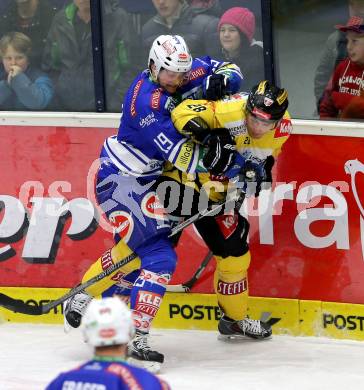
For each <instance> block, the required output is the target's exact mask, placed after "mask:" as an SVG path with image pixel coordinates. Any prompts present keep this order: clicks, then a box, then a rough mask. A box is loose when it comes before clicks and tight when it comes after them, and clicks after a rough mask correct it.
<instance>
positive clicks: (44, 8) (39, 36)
mask: <svg viewBox="0 0 364 390" xmlns="http://www.w3.org/2000/svg"><path fill="white" fill-rule="evenodd" d="M48 3H49V2H48V1H47V0H14V1H12V2H11V3H10V5H9V6H8V7H7V9H6V10H5V12H4V13H3V14H2V15H0V38H1V37H2V36H3V35H4V34H6V33H9V32H12V31H18V32H22V33H23V34H25V35H27V36H28V37H29V38H30V40H31V41H32V47H33V48H32V56H31V58H30V60H31V62H32V65H33V66H37V67H38V66H40V64H41V61H42V52H43V48H44V44H45V41H46V37H47V34H48V31H49V28H50V25H51V22H52V18H53V16H54V14H55V11H54V9H53V8H52V7H51V6H50V5H49V4H48Z"/></svg>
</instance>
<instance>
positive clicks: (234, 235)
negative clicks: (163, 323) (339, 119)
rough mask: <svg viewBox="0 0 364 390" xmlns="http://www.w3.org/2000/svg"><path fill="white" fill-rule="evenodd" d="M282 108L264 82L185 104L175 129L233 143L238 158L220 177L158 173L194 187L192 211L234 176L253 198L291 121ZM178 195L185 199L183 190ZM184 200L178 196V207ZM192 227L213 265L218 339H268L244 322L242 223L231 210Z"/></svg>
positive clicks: (267, 332)
mask: <svg viewBox="0 0 364 390" xmlns="http://www.w3.org/2000/svg"><path fill="white" fill-rule="evenodd" d="M287 107H288V94H287V92H286V90H284V89H281V88H278V87H276V86H274V85H272V84H270V83H269V82H268V81H262V82H260V83H259V85H257V86H255V87H254V88H253V89H252V90H251V92H250V93H249V95H246V94H243V93H241V94H236V95H234V96H232V97H229V98H226V99H224V100H219V101H207V100H185V101H184V102H182V103H181V104H180V105H178V106H177V107H176V108H175V109H174V110H173V112H172V120H173V123H174V125H175V127H176V129H177V130H179V131H180V132H181V133H183V134H185V135H187V136H190V137H191V138H192V139H194V140H195V141H197V142H201V143H205V144H206V143H207V144H208V143H209V142H210V141H209V137H210V134H212V133H213V132H217V133H218V134H219V136H221V137H225V138H231V139H232V141H235V143H236V147H237V151H238V154H237V157H236V160H235V164H234V165H233V166H232V168H231V169H230V171H228V172H226V174H225V176H223V177H221V176H220V177H213V176H211V175H210V174H204V173H200V174H198V176H197V177H195V178H192V177H191V176H188V175H186V174H181V173H180V172H178V171H177V170H175V169H171V170H170V171H168V170H167V171H166V172H165V173H164V176H163V177H164V180H165V181H168V180H173V182H174V184H175V183H176V182H177V183H179V185H180V186H182V187H183V186H184V184H186V185H189V186H191V185H192V186H194V189H195V195H196V196H195V198H194V199H195V201H194V205H195V206H196V203H198V199H200V195H201V193H202V192H203V191H205V192H208V196H209V198H210V200H211V201H213V202H214V201H219V200H221V199H223V198H224V196H225V195H226V193H225V192H221V183H223V184H226V183H227V181H228V179H229V177H232V176H235V175H236V174H237V173H240V174H242V175H243V179H242V180H243V181H246V182H249V181H250V180H251V179H253V180H254V183H250V184H251V185H250V186H245V187H244V188H245V191H248V192H249V191H250V192H252V194H253V195H255V196H258V195H259V192H260V190H261V189H262V187H263V186H264V185H265V186H266V185H267V184H269V183H271V181H272V175H271V170H272V167H273V164H274V161H275V158H276V157H277V156H278V154H279V153H280V152H281V149H282V146H283V144H284V143H285V142H286V141H287V139H288V137H289V133H290V129H291V122H290V118H289V114H288V112H287ZM225 143H226V144H229V142H225ZM221 153H224V150H221ZM244 175H245V176H244ZM219 186H220V188H219ZM211 188H219V192H218V191H213V190H212V191H211ZM225 188H226V186H225ZM180 194H185V191H184V188H182V189H181V191H180ZM184 201H185V199H183V198H182V197H181V198H180V202H181V203H183V202H184ZM167 203H168V199H167ZM168 206H169V205H168V204H166V207H168ZM182 209H184V210H185V209H186V207H183V205H179V206H178V208H177V209H176V211H174V212H172V215H174V216H175V217H177V216H181V214H182V213H181V210H182ZM195 212H197V209H196V207H195V208H192V211H191V214H194V213H195ZM195 226H196V228H197V230H198V232H199V233H200V235H201V236H202V238H203V239H204V241H205V243H206V244H207V246H208V247H209V249H210V250H211V251H212V252H213V254H214V255H215V259H216V263H217V266H216V271H215V275H214V288H215V292H216V294H217V300H218V303H219V306H220V309H221V311H222V313H223V315H222V318H221V319H220V322H219V326H218V328H219V332H220V334H221V335H222V336H225V337H238V338H239V337H246V336H248V337H251V338H257V339H264V338H268V337H269V336H271V333H272V330H271V326H270V324H269V323H265V322H262V321H260V320H254V319H250V318H248V317H247V308H248V280H247V270H248V268H249V265H250V251H249V247H248V243H247V235H248V230H249V223H248V221H247V220H246V219H245V218H244V217H243V216H241V215H240V214H239V213H238V212H237V211H236V210H234V211H233V213H232V214H231V213H229V214H223V215H218V216H216V217H205V218H202V219H200V220H199V221H197V222H196V223H195Z"/></svg>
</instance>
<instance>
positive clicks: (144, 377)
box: [46, 298, 170, 390]
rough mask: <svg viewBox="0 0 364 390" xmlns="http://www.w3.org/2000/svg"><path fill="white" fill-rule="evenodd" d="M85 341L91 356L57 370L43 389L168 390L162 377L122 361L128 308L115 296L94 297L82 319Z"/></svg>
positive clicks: (129, 328) (130, 327) (129, 333)
mask: <svg viewBox="0 0 364 390" xmlns="http://www.w3.org/2000/svg"><path fill="white" fill-rule="evenodd" d="M82 325H83V334H84V339H85V341H86V342H87V343H88V344H90V345H91V346H92V347H94V357H93V359H92V360H90V361H88V362H86V363H84V364H82V365H81V366H80V367H78V368H76V369H74V370H71V371H68V372H64V373H61V374H60V375H58V377H57V378H55V379H54V380H53V381H52V382H51V383H50V384H49V385H48V386H47V388H46V390H62V389H63V390H64V389H78V390H82V389H85V390H86V389H95V390H96V389H97V390H106V389H107V390H124V389H125V390H126V389H140V390H143V389H144V390H168V389H169V388H170V387H169V386H168V384H167V383H166V382H165V381H163V380H162V379H160V378H158V377H157V376H155V375H154V374H152V373H150V372H148V371H147V370H145V369H143V368H139V367H135V366H132V365H129V364H128V363H126V362H125V359H126V352H127V344H128V342H129V341H130V339H131V338H132V337H133V335H134V324H133V320H132V316H131V312H130V310H129V309H128V307H127V306H126V305H125V303H124V302H121V301H120V299H118V298H105V299H102V300H100V299H95V300H93V301H92V302H91V303H90V305H89V306H88V307H87V310H86V313H85V316H84V318H83V320H82Z"/></svg>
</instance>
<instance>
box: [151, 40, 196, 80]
mask: <svg viewBox="0 0 364 390" xmlns="http://www.w3.org/2000/svg"><path fill="white" fill-rule="evenodd" d="M151 60H152V61H153V62H154V65H155V67H156V75H155V76H156V77H158V75H159V72H160V71H161V69H162V68H163V69H167V70H170V71H172V72H189V71H190V70H191V66H192V56H191V53H190V51H189V49H188V46H187V44H186V42H185V40H184V39H183V38H182V37H181V36H180V35H159V37H157V38H156V39H155V40H154V42H153V44H152V47H151V49H150V52H149V58H148V66H150V61H151Z"/></svg>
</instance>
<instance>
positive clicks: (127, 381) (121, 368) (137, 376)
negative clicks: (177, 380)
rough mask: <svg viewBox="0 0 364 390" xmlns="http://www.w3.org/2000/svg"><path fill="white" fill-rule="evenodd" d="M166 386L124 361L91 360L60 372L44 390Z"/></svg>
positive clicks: (158, 388)
mask: <svg viewBox="0 0 364 390" xmlns="http://www.w3.org/2000/svg"><path fill="white" fill-rule="evenodd" d="M127 389H133V390H168V389H170V387H169V386H168V384H167V383H166V382H164V381H163V380H162V379H160V378H158V377H157V376H156V375H153V374H152V373H150V372H148V371H147V370H145V369H142V368H139V367H134V366H131V365H129V364H127V363H125V362H122V361H121V362H106V361H100V360H91V361H89V362H87V363H85V364H83V365H82V366H81V367H79V368H77V369H75V370H72V371H68V372H65V373H61V374H60V375H58V377H57V378H55V379H54V380H53V381H52V382H51V383H50V384H49V385H48V386H47V388H46V390H127Z"/></svg>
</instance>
